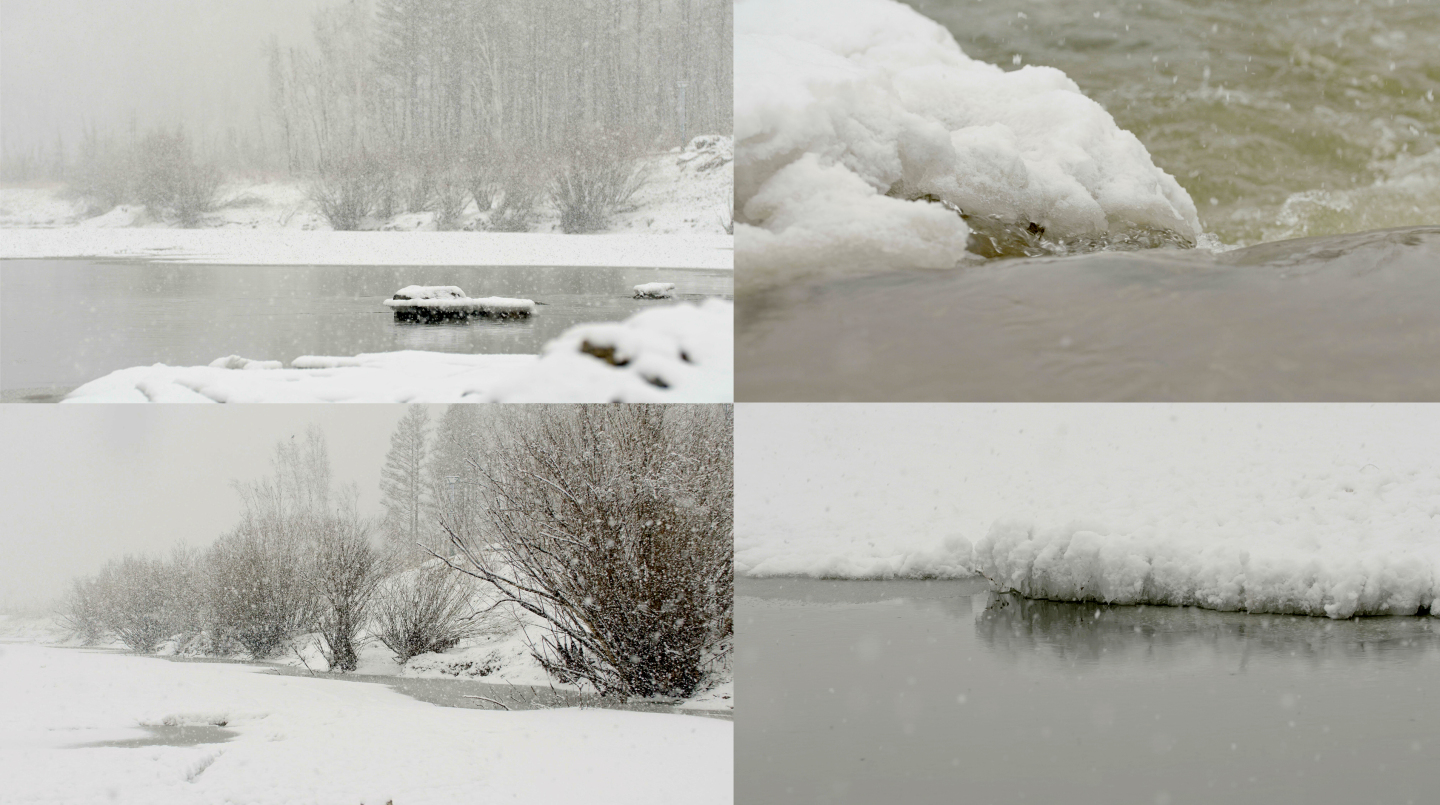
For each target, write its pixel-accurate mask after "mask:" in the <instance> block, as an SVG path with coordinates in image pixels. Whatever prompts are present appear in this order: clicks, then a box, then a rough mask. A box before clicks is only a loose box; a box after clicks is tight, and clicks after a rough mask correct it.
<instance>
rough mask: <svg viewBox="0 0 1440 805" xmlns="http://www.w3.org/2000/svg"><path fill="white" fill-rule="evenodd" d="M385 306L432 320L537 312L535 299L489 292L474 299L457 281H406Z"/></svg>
mask: <svg viewBox="0 0 1440 805" xmlns="http://www.w3.org/2000/svg"><path fill="white" fill-rule="evenodd" d="M384 304H385V306H386V307H388V308H390V309H391V310H393V311H395V318H397V319H419V320H433V319H444V318H467V317H469V316H486V317H490V318H497V319H511V318H525V317H527V316H533V315H535V302H534V301H533V300H530V299H511V298H509V297H504V296H486V297H482V298H479V299H472V298H470V297H468V296H466V295H465V292H464V291H463V290H461V289H460V288H457V287H456V286H454V285H407V286H405V287H404V288H401V289H400V290H398V291H396V292H395V296H394V297H392V298H390V299H386V300H385V302H384Z"/></svg>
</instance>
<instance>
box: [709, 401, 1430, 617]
mask: <svg viewBox="0 0 1440 805" xmlns="http://www.w3.org/2000/svg"><path fill="white" fill-rule="evenodd" d="M891 408H896V409H898V410H890V409H891ZM848 411H849V412H851V413H849V414H848V416H850V417H858V416H859V412H864V418H863V423H864V429H865V432H866V433H867V434H868V437H867V438H863V439H860V438H855V437H853V434H854V432H855V429H856V426H858V425H859V424H860V423H861V421H862V420H860V419H858V418H855V419H849V420H844V421H842V422H840V423H839V424H840V425H842V426H843V425H844V424H845V423H846V422H848V424H849V427H836V424H835V423H834V422H832V423H831V425H830V427H832V428H835V429H834V430H833V431H826V430H825V429H824V426H823V425H820V424H817V423H815V422H813V421H811V420H812V419H814V418H816V417H817V416H818V415H817V413H816V411H815V410H814V408H808V410H800V411H796V412H789V411H782V412H778V413H775V412H770V413H766V414H765V416H766V418H768V419H770V420H771V421H770V424H769V426H768V427H767V428H766V429H765V430H764V431H763V432H766V433H769V434H770V436H771V438H773V439H778V440H781V441H780V442H779V444H776V445H770V444H764V445H760V444H756V445H751V446H749V447H747V446H746V445H744V444H743V443H742V444H740V445H737V453H738V454H739V455H740V463H741V467H740V469H739V470H738V471H737V473H736V477H737V478H738V479H741V482H740V485H739V489H737V496H738V498H739V500H738V502H737V506H736V511H737V524H736V540H735V557H736V568H737V571H738V572H740V573H741V574H742V575H749V576H757V577H758V576H784V575H798V576H814V577H827V578H872V579H873V578H904V577H910V578H966V577H973V576H974V575H975V574H976V573H983V574H984V575H985V576H987V577H989V578H990V579H992V580H993V581H994V582H995V584H996V585H997V586H999V587H1000V588H1002V589H1013V590H1015V591H1017V592H1020V593H1021V594H1024V595H1026V596H1030V597H1033V598H1044V599H1051V600H1057V601H1095V602H1105V603H1121V604H1167V605H1179V606H1200V607H1205V608H1209V609H1219V610H1244V611H1249V612H1272V613H1293V614H1304V615H1319V616H1328V617H1331V618H1348V617H1351V616H1354V615H1414V614H1430V615H1437V616H1440V601H1437V598H1440V585H1437V580H1440V525H1437V524H1436V523H1437V522H1440V481H1437V480H1436V478H1437V474H1436V472H1435V460H1434V451H1435V450H1437V449H1440V445H1436V444H1435V439H1434V438H1432V435H1433V434H1434V433H1436V432H1437V431H1436V429H1435V422H1434V414H1433V412H1431V411H1429V409H1428V408H1426V407H1423V406H1416V407H1409V406H1388V407H1382V408H1370V409H1359V408H1351V407H1331V406H1303V407H1294V406H1259V407H1258V408H1256V409H1254V410H1239V411H1237V410H1235V409H1229V410H1227V409H1223V408H1219V407H1193V406H1153V407H1151V406H1147V407H1144V408H1141V409H1134V408H1127V407H1123V406H1114V407H1104V408H1089V407H1082V410H1075V411H1053V412H1050V413H1044V414H1042V413H1040V412H1039V411H1037V410H1036V409H1027V408H1026V407H1022V408H1018V409H1013V410H1000V409H993V408H986V407H982V406H963V407H959V408H957V409H954V410H953V411H952V412H951V413H949V414H947V413H946V412H945V411H946V409H945V408H943V407H940V408H932V407H928V406H898V407H890V406H875V407H865V408H849V409H848ZM840 415H841V416H842V417H843V416H846V415H847V414H846V412H845V411H844V410H842V411H841V412H840ZM746 416H753V414H750V413H744V414H742V423H741V428H740V429H739V432H740V433H742V434H743V433H752V432H753V431H754V428H752V427H750V426H749V425H748V424H747V422H745V421H744V419H745V417H746ZM831 416H834V415H831ZM827 418H829V417H827ZM842 433H843V434H846V436H845V438H841V437H840V435H839V434H842ZM791 434H793V435H791ZM752 438H755V437H754V436H752ZM936 444H949V445H955V446H956V448H955V452H956V454H963V455H958V456H957V455H956V454H950V453H946V454H943V455H942V454H936V453H934V452H933V451H934V449H935V448H934V445H936ZM747 455H748V456H750V458H749V459H748V462H749V463H748V464H747V458H746V457H747ZM787 457H791V458H787ZM800 457H803V460H801V458H800ZM797 462H798V463H797Z"/></svg>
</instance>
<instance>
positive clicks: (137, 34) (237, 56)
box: [0, 0, 328, 148]
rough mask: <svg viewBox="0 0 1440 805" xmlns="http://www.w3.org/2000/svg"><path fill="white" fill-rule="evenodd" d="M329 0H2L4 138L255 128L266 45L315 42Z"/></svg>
mask: <svg viewBox="0 0 1440 805" xmlns="http://www.w3.org/2000/svg"><path fill="white" fill-rule="evenodd" d="M327 4H328V3H327V2H325V0H0V131H3V139H4V141H5V143H6V144H10V145H20V146H22V147H24V146H27V145H29V144H35V143H40V144H43V145H45V146H47V147H48V146H49V145H50V144H51V143H53V142H54V139H55V135H56V132H57V131H59V132H62V133H64V135H65V137H66V141H67V146H68V147H72V148H73V145H74V142H75V140H76V137H77V135H78V132H79V131H80V129H81V125H82V122H84V121H91V122H94V123H95V124H96V125H98V126H100V127H101V128H102V129H111V130H116V129H118V128H119V127H122V126H125V125H128V121H129V120H130V117H131V114H132V113H133V114H134V115H135V118H136V122H137V123H138V125H139V126H140V128H141V129H142V130H143V129H145V128H147V127H149V126H153V125H167V126H169V125H174V124H176V123H182V122H183V123H185V124H186V125H187V126H188V127H190V129H191V130H192V131H200V132H203V131H205V130H207V129H208V130H211V131H223V129H224V127H225V126H226V125H230V124H234V125H238V126H248V127H251V128H253V126H254V121H255V114H256V111H257V110H258V109H259V108H261V107H262V106H263V105H264V104H265V103H266V99H267V89H266V62H265V58H264V54H263V47H264V44H265V42H266V41H267V40H268V39H269V37H270V36H271V35H272V34H273V35H277V36H278V37H279V38H280V41H281V43H282V44H300V43H302V42H305V41H308V38H309V31H310V18H311V15H312V13H313V12H314V10H315V9H317V8H319V7H322V6H324V5H327Z"/></svg>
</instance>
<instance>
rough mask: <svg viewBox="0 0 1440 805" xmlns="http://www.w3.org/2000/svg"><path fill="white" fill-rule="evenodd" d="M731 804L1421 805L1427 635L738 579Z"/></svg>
mask: <svg viewBox="0 0 1440 805" xmlns="http://www.w3.org/2000/svg"><path fill="white" fill-rule="evenodd" d="M737 592H738V597H737V600H736V602H735V613H736V617H737V629H738V630H739V640H738V643H737V651H738V654H737V659H738V661H739V662H738V670H737V674H738V679H739V686H740V688H741V689H742V690H741V693H740V696H741V705H740V706H741V711H740V713H739V718H738V720H737V722H736V727H737V728H736V736H735V759H736V782H737V786H736V787H737V800H736V801H738V802H795V803H867V804H868V803H876V802H903V803H929V802H935V803H955V802H964V803H975V804H976V805H983V804H984V803H1019V802H1045V803H1091V802H1096V803H1164V804H1165V805H1182V804H1183V803H1216V802H1226V803H1257V805H1262V804H1263V805H1285V804H1286V803H1296V805H1299V804H1300V803H1304V804H1305V805H1313V803H1321V802H1326V803H1328V802H1365V803H1406V802H1411V803H1420V802H1433V801H1434V792H1435V785H1436V781H1437V779H1440V778H1437V776H1436V772H1435V768H1436V762H1437V761H1440V738H1437V735H1436V731H1435V729H1434V724H1435V723H1436V721H1437V718H1440V701H1437V696H1436V695H1435V694H1434V679H1435V675H1436V673H1437V671H1440V623H1437V622H1436V621H1435V620H1434V619H1431V618H1374V619H1367V620H1360V621H1343V622H1335V621H1329V620H1326V619H1315V618H1300V617H1273V616H1270V617H1266V616H1255V615H1246V614H1242V613H1224V612H1211V611H1206V610H1197V609H1181V608H1169V607H1107V606H1095V605H1078V604H1064V603H1055V602H1045V601H1028V600H1024V599H1019V598H1015V597H1012V596H994V595H991V594H990V593H989V592H988V591H987V590H986V585H985V584H984V583H983V582H982V583H979V584H976V583H972V582H954V581H944V582H875V581H860V582H850V581H816V580H798V579H768V580H753V579H741V580H740V582H739V589H738V591H737Z"/></svg>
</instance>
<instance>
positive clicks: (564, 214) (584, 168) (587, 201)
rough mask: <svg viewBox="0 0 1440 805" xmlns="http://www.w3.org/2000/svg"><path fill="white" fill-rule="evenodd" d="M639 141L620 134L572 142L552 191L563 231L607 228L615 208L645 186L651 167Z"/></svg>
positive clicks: (593, 134)
mask: <svg viewBox="0 0 1440 805" xmlns="http://www.w3.org/2000/svg"><path fill="white" fill-rule="evenodd" d="M636 142H637V138H635V137H633V136H630V135H627V134H623V133H619V132H591V133H588V134H583V135H578V136H575V137H572V138H570V139H569V141H568V142H567V143H566V144H565V146H564V147H563V150H562V152H561V153H560V154H559V156H560V168H559V170H558V172H557V173H556V175H555V178H554V179H551V180H550V187H549V193H550V202H551V203H552V204H554V205H555V209H556V211H557V212H559V213H560V228H561V229H562V230H563V231H565V232H567V233H576V232H598V231H600V230H602V229H604V228H605V227H606V226H607V225H608V224H609V222H610V216H611V215H612V214H614V212H615V211H616V209H618V208H619V207H620V205H622V204H624V203H625V202H626V201H628V200H629V199H630V197H631V196H633V195H635V191H636V190H639V189H640V185H642V184H644V183H645V170H644V169H645V166H646V163H645V162H644V161H643V160H642V159H641V156H642V155H641V152H640V149H639V148H638V147H637V146H636Z"/></svg>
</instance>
